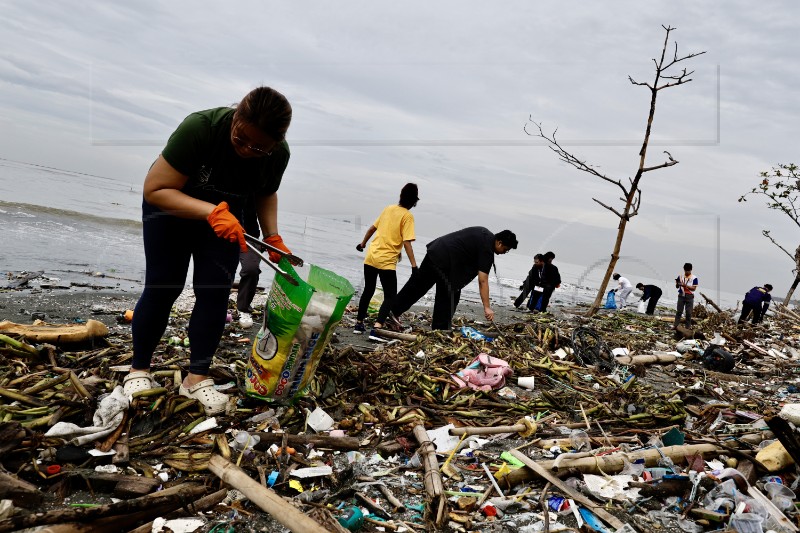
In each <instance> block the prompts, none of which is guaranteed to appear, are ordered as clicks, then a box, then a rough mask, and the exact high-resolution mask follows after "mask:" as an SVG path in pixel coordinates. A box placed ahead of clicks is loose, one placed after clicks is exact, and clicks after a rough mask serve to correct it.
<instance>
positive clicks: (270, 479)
mask: <svg viewBox="0 0 800 533" xmlns="http://www.w3.org/2000/svg"><path fill="white" fill-rule="evenodd" d="M279 475H280V473H279V472H278V471H277V470H273V471H272V472H270V473H269V477H268V478H267V485H269V486H270V487H272V486H273V485H274V484H275V482H276V481H278V476H279Z"/></svg>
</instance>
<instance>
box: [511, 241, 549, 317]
mask: <svg viewBox="0 0 800 533" xmlns="http://www.w3.org/2000/svg"><path fill="white" fill-rule="evenodd" d="M543 267H544V256H543V255H542V254H536V255H534V256H533V267H531V270H530V272H528V276H527V277H526V278H525V281H524V282H523V283H522V286H521V287H520V288H519V289H520V290H521V291H522V292H520V294H519V296H517V298H516V300H514V307H519V306H521V305H522V302H524V301H525V300H528V302H527V303H526V304H525V307H527V308H528V310H529V311H533V308H534V306H535V305H536V304H537V303H538V301H539V299H540V298H541V296H542V290H543V289H542V268H543ZM528 295H530V297H528Z"/></svg>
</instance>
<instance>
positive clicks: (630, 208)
mask: <svg viewBox="0 0 800 533" xmlns="http://www.w3.org/2000/svg"><path fill="white" fill-rule="evenodd" d="M661 27H662V28H664V31H665V32H666V35H665V37H664V46H663V47H662V49H661V58H660V59H655V58H654V59H653V63H654V64H655V76H654V79H653V81H652V82H640V81H636V80H634V79H633V78H632V77H631V76H628V79H629V80H630V82H631V83H632V84H633V85H637V86H641V87H646V88H647V89H649V90H650V113H649V114H648V116H647V127H646V128H645V133H644V140H643V141H642V148H641V149H640V150H639V167H638V169H637V171H636V175H635V176H634V177H633V178H632V179H631V178H628V182H627V183H623V181H622V180H620V179H615V178H612V177H609V176H607V175H605V174H603V173H601V172H599V171H598V170H597V169H596V168H595V167H593V166H592V165H590V164H588V163H587V162H586V161H583V160H581V159H580V158H578V157H577V156H575V155H573V154H572V153H570V152H568V151H567V150H566V149H564V147H563V146H561V144H559V142H558V140H557V139H556V132H557V131H558V130H556V131H554V132H553V134H552V135H550V136H548V135H547V134H546V133H545V132H544V129H543V128H542V124H541V123H537V122H535V121H534V120H533V118H529V122H530V124H533V125H534V126H535V127H536V130H534V131H533V132H531V131H529V129H528V128H529V125H528V124H526V126H525V133H527V134H528V135H531V136H534V137H541V138H542V139H544V140H545V141H547V143H548V145H549V148H550V149H551V150H552V151H553V152H555V153H556V155H557V156H558V157H559V159H561V160H562V161H563V162H565V163H567V164H569V165H572V166H573V167H575V168H577V169H578V170H580V171H583V172H587V173H589V174H591V175H592V176H594V177H596V178H600V179H601V180H604V181H607V182H608V183H611V184H612V185H615V186H616V187H618V188H619V190H620V192H621V194H622V196H620V198H619V200H620V201H621V202H623V203H624V205H623V207H621V208H615V207H612V206H610V205H608V204H606V203H604V202H601V201H600V200H598V199H597V198H592V200H594V201H595V202H597V203H598V204H599V205H601V206H602V207H604V208H605V209H608V210H609V211H611V212H612V213H614V215H616V216H617V217H618V218H619V225H618V226H617V238H616V241H615V242H614V249H613V251H612V252H611V259H610V260H609V262H608V268H607V269H606V273H605V275H604V276H603V282H602V283H601V285H600V290H599V291H598V292H597V297H596V298H595V300H594V303H593V304H592V307H591V308H590V309H589V313H588V315H589V316H592V315H594V314H595V313H596V312H597V310H598V309H600V305H601V302H602V301H603V297H604V295H605V292H606V287H607V286H608V281H609V279H611V275H612V274H613V272H614V267H615V266H616V264H617V260H618V259H619V253H620V249H621V248H622V238H623V237H624V235H625V228H626V227H627V225H628V222H630V220H631V218H633V217H635V216H636V215H638V214H639V208H640V207H641V205H642V191H641V190H640V189H639V182H640V180H641V179H642V176H643V175H644V174H645V173H646V172H652V171H653V170H658V169H662V168H667V167H671V166H673V165H677V164H678V161H677V160H675V159H674V158H673V157H672V155H671V154H670V153H669V152H667V151H665V152H664V153H665V154H666V161H664V162H663V163H661V164H659V165H653V166H650V167H648V166H646V163H645V160H646V156H647V146H648V144H649V142H650V133H651V131H652V128H653V117H655V113H656V98H657V97H658V93H659V92H660V91H662V90H664V89H668V88H670V87H677V86H678V85H683V84H684V83H688V82H690V81H692V79H691V78H690V77H689V76H691V75H692V74H694V71H687V70H686V69H685V68H684V69H682V70H681V71H680V72H678V71H675V72H676V73H675V74H673V73H672V72H673V71H670V72H669V73H667V71H668V70H669V69H671V68H672V67H674V66H675V65H677V64H678V63H680V62H681V61H686V60H687V59H691V58H693V57H696V56H699V55H701V54H705V52H698V53H694V54H689V55H685V56H681V57H678V43H677V42H675V49H674V52H673V56H672V58H669V57H668V56H667V47H668V46H669V34H670V32H672V31H673V30H675V28H673V27H671V26H661Z"/></svg>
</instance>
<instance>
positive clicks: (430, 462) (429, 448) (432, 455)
mask: <svg viewBox="0 0 800 533" xmlns="http://www.w3.org/2000/svg"><path fill="white" fill-rule="evenodd" d="M414 437H415V438H416V439H417V442H419V449H418V450H417V453H418V454H419V455H420V459H422V465H423V466H424V467H425V477H424V481H425V491H426V492H427V493H428V497H429V499H430V507H429V508H430V510H431V511H432V516H434V517H435V518H434V519H433V521H434V523H435V524H436V526H437V527H440V526H441V525H442V524H443V523H444V519H445V517H446V512H445V511H446V504H447V502H446V500H445V496H444V484H443V483H442V475H441V474H440V473H439V461H438V460H437V459H436V448H435V447H434V445H433V442H432V441H431V439H430V437H428V432H427V431H425V427H424V426H422V425H417V426H414ZM434 510H435V513H433V511H434Z"/></svg>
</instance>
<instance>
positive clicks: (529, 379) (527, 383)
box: [517, 376, 535, 390]
mask: <svg viewBox="0 0 800 533" xmlns="http://www.w3.org/2000/svg"><path fill="white" fill-rule="evenodd" d="M534 380H535V377H534V376H520V377H518V378H517V385H518V386H520V387H522V388H523V389H528V390H533V389H534Z"/></svg>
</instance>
